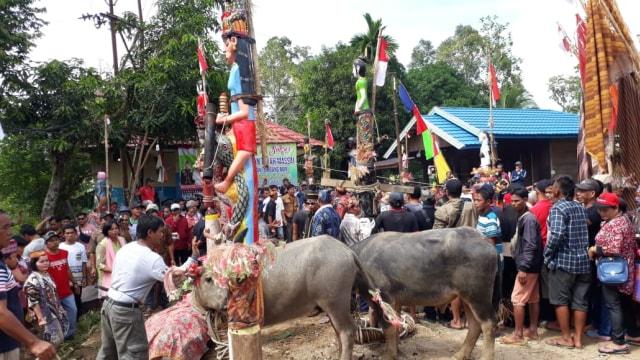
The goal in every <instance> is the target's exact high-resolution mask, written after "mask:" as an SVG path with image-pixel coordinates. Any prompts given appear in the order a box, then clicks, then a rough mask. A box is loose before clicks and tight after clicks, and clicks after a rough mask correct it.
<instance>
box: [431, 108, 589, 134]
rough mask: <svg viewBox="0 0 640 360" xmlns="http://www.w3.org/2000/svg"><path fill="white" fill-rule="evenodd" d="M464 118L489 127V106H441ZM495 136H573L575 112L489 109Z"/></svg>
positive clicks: (575, 126) (574, 131)
mask: <svg viewBox="0 0 640 360" xmlns="http://www.w3.org/2000/svg"><path fill="white" fill-rule="evenodd" d="M441 109H442V110H444V111H445V112H447V113H448V114H451V115H453V116H455V117H457V118H459V119H461V120H463V121H464V122H466V123H468V124H470V125H473V126H475V127H477V128H478V129H481V130H484V131H489V109H486V108H454V107H443V108H441ZM493 119H494V127H493V133H494V135H495V136H496V138H503V139H505V138H507V139H508V138H518V137H527V138H532V137H546V138H550V137H553V138H560V137H575V136H578V128H579V126H580V119H579V116H578V114H571V113H565V112H561V111H555V110H542V109H501V108H498V109H493Z"/></svg>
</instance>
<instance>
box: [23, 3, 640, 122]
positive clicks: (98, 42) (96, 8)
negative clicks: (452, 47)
mask: <svg viewBox="0 0 640 360" xmlns="http://www.w3.org/2000/svg"><path fill="white" fill-rule="evenodd" d="M253 1H254V23H255V27H256V41H257V44H258V47H259V48H262V47H263V46H264V44H265V43H266V41H267V40H268V39H269V38H271V37H273V36H287V37H289V38H290V39H291V40H292V42H293V43H294V45H300V46H309V47H310V48H311V50H312V53H318V52H319V51H320V50H321V48H322V46H328V47H331V46H334V45H335V44H336V43H338V42H339V41H341V42H344V43H347V42H348V41H349V40H350V39H351V37H352V36H353V35H354V34H356V33H361V32H365V31H366V23H365V21H364V19H363V17H362V15H363V14H364V13H365V12H368V13H370V14H371V15H372V17H373V18H374V19H378V18H382V22H383V24H384V25H385V26H386V29H385V33H386V34H388V35H390V36H392V37H393V38H394V39H395V40H396V42H397V43H398V44H399V49H398V51H397V52H396V56H397V57H398V59H399V60H400V62H401V63H403V64H404V65H405V66H406V65H408V64H409V63H410V61H411V51H412V49H413V47H414V46H415V45H416V44H417V43H418V41H419V40H420V39H425V40H430V41H431V42H432V43H433V44H434V45H435V46H437V45H438V44H440V43H441V42H442V41H443V40H445V39H446V38H448V37H449V36H451V35H453V33H454V31H455V27H456V26H457V25H459V24H464V25H472V26H474V27H476V28H478V27H479V25H480V21H479V19H480V18H481V17H482V16H486V15H497V16H498V21H500V22H502V23H509V29H510V30H511V33H512V39H513V43H514V44H513V53H514V55H515V56H517V57H519V58H521V59H522V65H521V69H522V76H523V81H524V85H525V87H526V88H527V90H529V92H530V93H531V94H532V96H533V99H534V101H535V102H536V103H537V105H538V106H539V107H540V108H547V109H559V106H558V105H557V104H556V103H554V102H553V101H552V100H551V99H550V98H549V91H548V88H547V81H548V79H549V78H550V77H551V76H554V75H571V74H573V73H574V68H575V66H576V64H577V59H576V58H575V57H573V56H572V55H569V54H567V53H565V52H563V51H562V50H561V49H560V46H559V44H560V36H559V35H558V30H557V29H558V25H557V24H558V23H560V24H561V25H562V26H563V27H564V28H565V29H566V31H567V32H568V33H569V34H570V36H573V34H574V32H575V31H574V30H575V14H576V12H580V13H583V11H582V9H581V8H580V6H579V5H578V4H577V2H575V1H571V0H536V1H530V0H395V1H389V0H359V1H353V0H324V1H319V2H312V1H308V0H253ZM39 3H40V4H41V5H43V6H44V7H46V8H47V13H46V14H45V15H44V16H43V17H44V19H45V20H46V21H48V22H49V24H48V25H47V26H46V27H45V28H44V29H43V33H44V36H43V37H42V38H41V39H39V40H38V41H37V42H36V48H35V49H34V50H33V51H32V56H31V57H32V59H33V60H35V61H46V60H50V59H69V58H72V57H74V58H80V59H83V60H84V62H85V64H86V65H88V66H92V67H95V68H97V69H100V70H103V71H111V69H112V63H111V37H110V33H109V29H108V26H105V27H102V28H101V29H96V28H95V26H94V24H93V23H92V22H90V21H83V20H80V19H78V18H79V17H80V16H81V15H82V14H85V13H97V12H107V11H108V6H107V5H106V4H105V0H64V1H62V0H40V1H39ZM618 5H619V7H620V9H621V12H622V14H623V17H624V18H625V21H627V25H628V27H629V28H630V31H631V33H632V36H634V40H635V41H636V46H638V44H637V36H636V34H640V17H638V16H636V15H637V14H639V13H640V1H638V0H618ZM142 7H143V17H144V18H145V19H148V18H149V17H150V16H152V15H153V14H154V12H155V0H142ZM124 11H133V12H134V13H137V0H117V3H116V6H115V12H116V14H122V12H124ZM119 49H120V50H119V52H120V54H123V53H124V48H123V47H122V45H120V46H119ZM194 59H195V53H194ZM194 61H195V60H194ZM194 66H195V63H194ZM195 81H196V79H194V83H195ZM409 91H411V89H409ZM423 111H425V112H426V111H428V110H427V109H424V110H423Z"/></svg>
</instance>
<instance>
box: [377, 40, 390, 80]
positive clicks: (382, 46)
mask: <svg viewBox="0 0 640 360" xmlns="http://www.w3.org/2000/svg"><path fill="white" fill-rule="evenodd" d="M378 42H379V44H378V46H379V49H378V58H377V59H376V86H384V80H385V79H386V76H387V65H388V63H389V55H387V45H388V44H387V40H385V39H384V38H383V37H382V36H380V37H379V38H378Z"/></svg>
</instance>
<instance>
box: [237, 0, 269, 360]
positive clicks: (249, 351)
mask: <svg viewBox="0 0 640 360" xmlns="http://www.w3.org/2000/svg"><path fill="white" fill-rule="evenodd" d="M252 9H253V5H252V1H251V0H246V2H245V11H246V14H247V27H248V28H249V37H251V38H252V39H254V40H255V30H254V27H253V16H252ZM251 51H252V52H253V55H254V56H253V68H254V79H253V80H254V83H255V90H256V93H257V94H258V95H261V93H262V91H261V88H262V87H261V84H260V70H259V68H258V51H257V48H256V45H255V41H254V42H253V43H252V44H251ZM256 116H257V119H256V120H257V121H258V124H257V125H258V130H257V131H258V136H259V137H260V149H261V151H262V166H264V167H267V166H268V165H269V158H268V154H267V136H266V129H265V126H264V122H263V121H264V113H263V104H262V100H258V104H257V114H256ZM254 180H255V181H256V182H257V181H258V179H254ZM256 196H257V195H256ZM254 211H258V210H257V209H255V210H254ZM256 226H257V224H256ZM228 334H229V359H230V360H262V341H261V339H260V325H255V326H252V327H250V328H247V329H242V330H232V329H229V332H228Z"/></svg>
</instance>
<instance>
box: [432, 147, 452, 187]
mask: <svg viewBox="0 0 640 360" xmlns="http://www.w3.org/2000/svg"><path fill="white" fill-rule="evenodd" d="M433 163H434V165H435V167H436V174H437V176H438V184H443V183H445V182H446V181H447V174H449V173H451V168H450V167H449V164H448V163H447V159H445V158H444V155H442V153H438V155H436V157H435V158H434V159H433Z"/></svg>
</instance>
